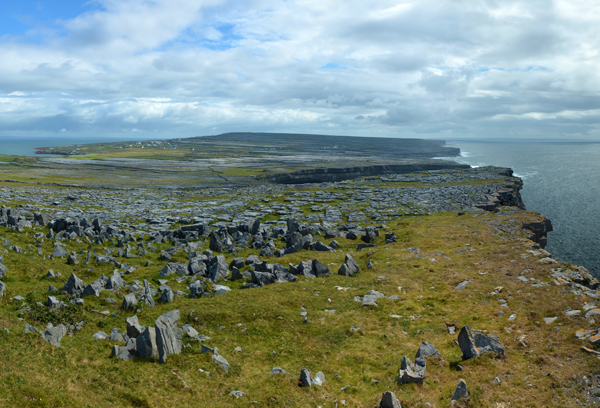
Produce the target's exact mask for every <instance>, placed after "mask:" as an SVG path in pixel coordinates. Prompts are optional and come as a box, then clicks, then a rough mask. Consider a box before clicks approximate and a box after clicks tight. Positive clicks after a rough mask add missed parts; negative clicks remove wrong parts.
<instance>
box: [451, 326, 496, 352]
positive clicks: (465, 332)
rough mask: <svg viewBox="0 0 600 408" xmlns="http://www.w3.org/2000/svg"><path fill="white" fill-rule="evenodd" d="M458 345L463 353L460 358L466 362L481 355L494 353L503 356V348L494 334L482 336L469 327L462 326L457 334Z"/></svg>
mask: <svg viewBox="0 0 600 408" xmlns="http://www.w3.org/2000/svg"><path fill="white" fill-rule="evenodd" d="M458 344H459V346H460V349H461V350H462V352H463V356H462V358H463V359H464V360H467V359H469V358H473V357H479V355H481V354H482V353H495V354H498V355H500V356H504V347H502V344H500V339H499V338H498V336H496V335H494V334H488V335H485V334H482V333H480V332H479V331H477V330H475V329H473V328H472V327H470V326H464V327H463V328H462V329H461V331H460V333H459V334H458Z"/></svg>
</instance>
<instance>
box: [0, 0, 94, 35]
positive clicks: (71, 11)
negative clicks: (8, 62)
mask: <svg viewBox="0 0 600 408" xmlns="http://www.w3.org/2000/svg"><path fill="white" fill-rule="evenodd" d="M98 6H99V4H98V3H94V2H88V1H81V0H61V1H51V0H37V1H30V0H19V1H14V2H3V4H2V6H1V7H2V8H1V9H2V13H0V27H2V29H1V32H2V34H3V35H12V36H27V35H28V32H30V31H32V30H35V29H36V27H47V26H50V27H60V21H61V20H62V21H64V20H68V19H72V18H75V17H77V16H78V15H80V14H82V13H84V12H86V11H92V10H94V9H96V8H98Z"/></svg>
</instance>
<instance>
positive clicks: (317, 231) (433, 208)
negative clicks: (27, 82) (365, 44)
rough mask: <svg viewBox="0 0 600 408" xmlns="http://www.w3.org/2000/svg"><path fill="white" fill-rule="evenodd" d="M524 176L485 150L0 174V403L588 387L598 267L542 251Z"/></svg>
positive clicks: (445, 400) (432, 398)
mask: <svg viewBox="0 0 600 408" xmlns="http://www.w3.org/2000/svg"><path fill="white" fill-rule="evenodd" d="M521 188H522V183H521V180H520V179H518V178H515V177H513V176H512V171H511V170H510V169H502V168H493V167H487V168H477V169H469V170H441V171H425V172H421V173H418V174H398V175H383V176H373V177H366V178H359V179H355V180H347V181H343V182H338V183H320V184H304V185H301V186H289V185H270V184H262V185H255V186H249V187H218V188H204V189H201V190H198V189H173V188H169V189H167V188H152V189H149V188H130V189H118V190H115V189H112V190H111V189H101V188H100V189H91V188H81V187H74V188H66V187H58V186H22V185H18V186H17V185H14V186H11V185H10V184H5V186H4V187H2V188H1V189H0V202H2V203H3V204H4V206H3V207H2V208H1V209H0V224H1V225H2V227H0V229H1V231H0V237H1V238H0V241H3V242H2V245H3V254H2V255H1V256H0V277H1V280H0V293H1V294H2V296H3V297H2V300H1V303H0V306H1V309H0V325H3V326H4V332H3V333H2V336H1V337H0V344H2V347H3V349H4V350H7V355H6V358H5V359H4V362H2V363H0V367H2V372H3V373H5V374H4V378H3V380H4V381H3V385H2V387H3V395H4V396H3V397H0V400H2V401H3V403H5V404H9V403H10V404H12V405H17V406H20V405H22V406H30V405H40V406H43V405H49V406H75V405H77V406H87V405H89V406H92V405H93V406H103V405H111V406H128V405H134V406H169V405H171V404H175V403H176V404H177V405H183V406H187V405H198V404H199V405H201V406H232V405H239V406H344V405H348V406H381V407H393V406H400V404H402V406H447V405H449V404H453V405H458V406H464V405H471V406H493V407H509V406H511V407H512V406H551V405H552V406H577V405H582V406H585V405H594V404H597V402H598V399H597V395H598V394H600V383H599V380H600V376H599V374H600V373H599V372H598V365H599V364H600V360H599V359H598V358H596V357H597V356H599V355H600V352H598V351H597V344H598V343H600V334H599V333H598V329H597V325H596V322H595V319H596V316H598V315H600V308H599V306H600V302H598V300H597V299H598V297H599V295H600V292H599V291H598V289H599V287H600V283H599V282H598V281H597V280H596V279H595V278H593V277H592V276H591V275H590V274H589V273H588V272H587V271H586V270H585V269H584V268H581V267H577V266H573V265H570V264H565V263H561V262H560V261H558V260H556V259H554V258H553V257H552V255H551V254H549V253H547V252H546V251H544V250H543V247H544V245H545V242H546V239H547V233H548V232H549V231H551V229H552V227H551V223H550V222H549V221H548V220H547V219H546V218H545V217H544V216H542V215H540V214H537V213H531V212H527V211H525V209H524V207H523V203H522V201H521V198H520V194H519V190H520V189H521ZM549 303H551V304H549ZM59 350H60V351H59ZM412 353H416V354H415V355H414V357H413V355H412ZM127 360H130V361H127ZM160 363H162V364H160ZM313 373H314V374H313ZM167 377H168V380H167V379H166V378H167ZM35 378H37V380H35ZM34 380H35V381H38V382H39V384H38V386H37V387H36V386H34V384H35V381H34ZM60 384H62V385H63V386H64V390H63V391H60V390H57V389H59V388H60V387H61V385H60ZM117 384H119V385H117ZM150 384H153V385H152V386H149V385H150ZM105 390H108V391H105ZM555 403H556V405H555Z"/></svg>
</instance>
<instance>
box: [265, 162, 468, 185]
mask: <svg viewBox="0 0 600 408" xmlns="http://www.w3.org/2000/svg"><path fill="white" fill-rule="evenodd" d="M468 168H470V166H469V165H466V164H458V163H455V162H450V161H444V160H431V161H427V162H422V163H411V164H396V165H375V166H361V167H342V168H318V169H308V170H300V171H294V172H291V173H282V174H273V175H269V176H265V177H262V178H261V180H263V181H267V182H271V183H276V184H304V183H326V182H336V181H344V180H351V179H354V178H358V177H368V176H380V175H383V174H394V173H395V174H403V173H412V172H418V171H425V170H446V169H468Z"/></svg>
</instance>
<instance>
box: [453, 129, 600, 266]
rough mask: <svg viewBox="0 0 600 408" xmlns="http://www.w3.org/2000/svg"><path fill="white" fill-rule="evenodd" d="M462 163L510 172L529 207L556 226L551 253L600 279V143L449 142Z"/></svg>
mask: <svg viewBox="0 0 600 408" xmlns="http://www.w3.org/2000/svg"><path fill="white" fill-rule="evenodd" d="M448 146H452V147H458V148H460V150H461V152H462V153H461V157H459V158H455V160H456V161H458V162H460V163H465V164H469V165H471V166H487V165H495V166H502V167H510V168H512V169H513V170H514V172H515V175H516V176H518V177H521V178H522V179H523V183H524V186H523V190H521V196H522V197H523V202H524V203H525V207H526V208H527V210H530V211H539V212H540V213H542V214H544V215H546V216H547V217H548V218H550V220H551V221H552V225H553V226H554V231H553V232H551V233H549V234H548V245H547V246H546V250H548V251H549V252H551V253H552V254H553V255H555V256H556V257H558V258H559V259H560V260H561V261H566V262H571V263H573V264H576V265H582V266H585V267H586V268H587V269H588V270H589V271H590V272H591V273H592V274H594V275H595V276H596V277H600V228H599V227H600V196H599V194H600V143H569V142H564V143H561V142H555V143H548V142H543V143H542V142H539V143H536V142H483V141H481V142H473V141H468V142H463V141H454V142H449V143H448Z"/></svg>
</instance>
